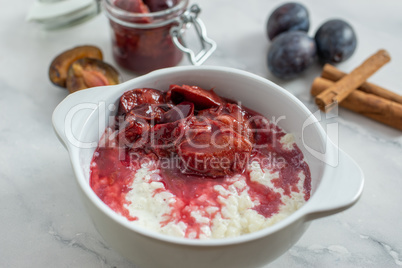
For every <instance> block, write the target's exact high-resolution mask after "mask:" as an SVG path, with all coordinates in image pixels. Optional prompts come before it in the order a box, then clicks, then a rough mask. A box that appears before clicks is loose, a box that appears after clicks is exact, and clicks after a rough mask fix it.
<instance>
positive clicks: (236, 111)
mask: <svg viewBox="0 0 402 268" xmlns="http://www.w3.org/2000/svg"><path fill="white" fill-rule="evenodd" d="M198 117H200V118H203V117H205V118H210V119H213V120H216V121H219V122H221V123H223V124H224V125H226V126H228V127H229V128H231V129H233V130H234V131H236V132H237V133H239V134H241V135H243V136H245V137H246V138H248V139H249V140H250V142H253V133H252V129H251V127H250V123H249V117H250V116H249V114H248V113H247V112H246V111H245V110H244V109H243V108H242V107H241V106H240V105H238V104H235V103H226V104H225V105H221V106H219V107H214V108H210V109H205V110H201V111H200V112H199V113H198Z"/></svg>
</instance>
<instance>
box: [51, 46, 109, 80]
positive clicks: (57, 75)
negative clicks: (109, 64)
mask: <svg viewBox="0 0 402 268" xmlns="http://www.w3.org/2000/svg"><path fill="white" fill-rule="evenodd" d="M83 58H91V59H98V60H102V59H103V55H102V51H101V50H100V49H99V48H97V47H95V46H78V47H75V48H72V49H69V50H67V51H65V52H63V53H61V54H59V55H58V56H57V57H56V58H54V60H53V61H52V63H51V64H50V67H49V78H50V81H51V82H52V83H53V84H55V85H57V86H60V87H66V79H67V73H68V70H69V68H70V66H71V64H72V63H73V62H75V61H76V60H79V59H83Z"/></svg>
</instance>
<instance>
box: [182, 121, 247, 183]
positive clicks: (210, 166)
mask: <svg viewBox="0 0 402 268" xmlns="http://www.w3.org/2000/svg"><path fill="white" fill-rule="evenodd" d="M209 123H210V124H211V126H212V128H211V130H210V131H200V132H198V133H196V135H195V136H194V137H193V138H192V139H186V140H184V141H182V142H181V143H180V144H179V146H178V155H179V157H180V159H181V160H182V164H183V167H182V172H183V173H185V174H194V175H203V176H210V177H212V178H216V177H222V176H226V175H234V174H236V173H241V172H243V170H244V169H245V167H246V164H247V163H248V159H249V157H250V154H251V150H252V145H251V143H250V141H249V140H248V139H247V138H246V137H244V136H242V135H240V134H239V133H237V132H235V131H233V130H232V129H229V128H227V127H226V126H225V125H224V124H222V123H220V122H218V121H214V120H210V122H209Z"/></svg>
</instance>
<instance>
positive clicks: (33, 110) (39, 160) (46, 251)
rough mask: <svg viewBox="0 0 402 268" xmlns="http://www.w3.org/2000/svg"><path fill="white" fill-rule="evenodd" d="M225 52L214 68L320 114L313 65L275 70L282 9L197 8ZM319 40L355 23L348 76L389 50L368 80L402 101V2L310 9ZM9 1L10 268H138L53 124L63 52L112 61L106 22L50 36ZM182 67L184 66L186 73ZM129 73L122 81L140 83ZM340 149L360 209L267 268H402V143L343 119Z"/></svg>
mask: <svg viewBox="0 0 402 268" xmlns="http://www.w3.org/2000/svg"><path fill="white" fill-rule="evenodd" d="M192 2H193V3H198V4H199V5H200V6H201V7H202V14H201V18H202V19H203V21H204V23H205V24H206V26H207V28H208V32H209V36H210V37H211V38H213V39H214V40H215V41H216V42H217V43H218V49H217V51H216V52H215V53H214V55H213V56H212V57H211V58H210V59H209V60H208V61H207V62H206V63H205V64H209V65H221V66H229V67H235V68H238V69H242V70H247V71H249V72H252V73H255V74H258V75H260V76H262V77H265V78H268V79H271V80H272V81H274V82H275V83H277V84H279V85H281V86H282V87H284V88H285V89H287V90H288V91H289V92H291V93H292V94H294V95H295V96H296V97H297V98H299V99H300V100H301V101H302V102H303V103H304V104H305V105H306V106H307V107H308V108H309V109H311V111H316V110H317V108H316V107H315V105H314V103H313V100H312V98H311V97H310V94H309V90H310V85H311V83H312V81H313V79H314V78H315V77H316V76H318V75H319V73H320V66H319V65H318V64H316V65H314V66H313V67H312V68H311V69H309V70H308V71H307V72H306V73H305V74H303V75H302V76H300V77H299V78H297V79H294V80H292V81H281V80H279V79H276V78H275V77H273V76H272V75H271V74H270V73H269V71H268V69H267V67H266V54H267V50H268V47H269V42H268V41H267V39H266V36H265V22H266V19H267V16H268V15H269V14H270V12H271V11H272V10H273V8H275V7H276V6H278V5H279V4H280V3H282V2H283V1H278V0H273V1H262V0H249V1H241V0H220V1H212V0H197V1H196V0H193V1H192ZM301 2H303V3H304V4H305V5H306V6H307V7H308V9H309V11H310V16H311V23H312V25H311V27H310V34H311V35H313V34H314V32H315V30H316V29H317V28H318V26H319V25H320V24H321V23H322V22H324V21H325V20H327V19H330V18H334V17H338V18H343V19H345V20H347V21H349V22H350V23H351V24H352V25H353V27H354V28H355V30H356V32H357V35H358V48H357V50H356V52H355V54H354V55H353V56H352V57H351V58H350V59H349V60H348V61H346V62H344V63H342V64H339V65H338V67H339V68H340V69H342V70H344V71H350V70H352V69H353V68H354V67H356V66H358V65H359V64H360V63H361V62H362V61H363V60H364V59H365V58H366V57H368V56H369V55H370V54H372V53H374V52H375V51H377V50H378V49H380V48H385V49H387V50H388V51H389V52H390V54H391V56H392V61H391V62H390V63H389V64H387V65H386V66H385V67H383V69H381V70H380V71H379V72H378V73H376V74H375V75H373V76H372V78H371V79H370V81H372V82H374V83H376V84H379V85H381V86H383V87H385V88H388V89H391V90H393V91H395V92H398V93H399V94H402V78H401V70H402V49H401V48H402V31H401V30H402V19H401V15H400V11H401V10H402V2H401V1H399V0H386V1H374V0H371V1H366V0H356V1H350V0H338V1H327V0H326V1H316V0H302V1H301ZM24 3H25V4H22V3H21V2H20V1H5V2H3V3H2V7H1V9H0V25H1V26H0V36H1V42H0V93H1V94H0V107H1V113H0V117H1V121H0V122H1V124H0V148H1V153H0V211H1V214H0V267H119V268H121V267H134V266H133V265H132V264H130V263H129V262H128V261H126V260H125V259H124V258H123V257H121V256H120V255H119V254H118V253H116V252H115V251H114V250H113V249H111V248H110V247H109V246H108V245H107V244H106V242H104V240H103V239H102V237H101V236H100V235H99V234H98V233H97V231H96V230H95V228H94V225H93V223H92V222H91V219H90V218H89V217H88V215H87V214H86V212H85V210H84V207H83V204H82V202H81V200H80V199H79V195H78V191H77V186H76V183H75V181H74V175H73V171H72V168H71V165H70V162H69V158H68V154H67V152H66V151H65V149H64V148H63V146H62V145H61V144H60V143H59V141H58V140H57V138H56V135H55V134H54V132H53V129H52V124H51V115H52V112H53V110H54V108H55V107H56V105H57V104H58V103H59V102H60V101H61V100H63V98H64V97H66V96H67V91H66V90H62V89H59V88H56V87H55V86H53V85H52V84H51V83H50V82H49V80H48V77H47V70H48V67H49V64H50V61H51V60H52V59H53V58H54V56H55V55H57V54H58V53H60V52H61V51H63V50H65V49H68V48H71V47H74V46H77V45H81V44H94V45H97V46H99V47H100V48H102V50H103V52H104V55H105V60H106V61H107V62H110V63H112V64H113V65H115V66H116V64H115V62H114V61H113V59H112V55H111V44H110V36H109V28H108V22H107V19H106V17H105V16H104V14H100V15H99V16H97V17H95V18H94V19H92V20H90V21H88V22H86V23H84V24H81V25H77V26H75V27H72V28H68V29H63V30H57V31H44V30H42V29H41V28H40V27H38V26H37V25H34V24H32V23H27V22H26V21H25V17H26V15H27V13H28V11H29V8H30V6H31V4H32V3H33V1H32V0H30V1H25V2H24ZM188 64H189V63H188V61H187V60H183V62H182V63H181V65H188ZM121 71H122V72H123V77H124V79H130V78H133V77H135V76H134V75H133V74H130V73H128V72H124V71H123V70H121ZM334 120H335V122H336V123H337V124H338V126H339V127H338V129H339V132H338V138H337V142H338V144H339V146H340V148H342V149H343V150H344V151H346V152H347V153H348V154H349V155H350V156H352V157H353V158H354V159H355V161H356V162H357V163H358V164H359V165H360V167H361V168H362V170H363V172H364V174H365V188H364V192H363V195H362V197H361V199H360V200H359V202H358V203H357V204H356V205H354V206H353V207H352V208H350V209H348V210H346V211H344V212H342V213H339V214H336V215H334V216H330V217H327V218H323V219H319V220H316V221H314V222H313V223H312V224H311V225H310V227H309V229H308V230H307V232H306V233H305V234H304V235H303V237H302V238H301V239H300V240H299V242H298V243H297V244H296V245H295V246H294V247H292V248H291V249H290V250H289V251H288V252H287V253H285V254H284V255H282V256H281V257H280V258H278V259H277V260H276V261H274V262H273V263H271V264H270V265H268V266H267V267H399V266H402V232H401V226H402V209H401V204H402V194H401V190H402V132H401V131H397V130H394V129H391V128H389V127H387V126H384V125H381V124H379V123H377V122H374V121H372V120H369V119H367V118H364V117H362V116H360V115H357V114H355V113H352V112H350V111H347V110H345V109H342V108H341V109H340V110H339V116H338V117H336V118H334Z"/></svg>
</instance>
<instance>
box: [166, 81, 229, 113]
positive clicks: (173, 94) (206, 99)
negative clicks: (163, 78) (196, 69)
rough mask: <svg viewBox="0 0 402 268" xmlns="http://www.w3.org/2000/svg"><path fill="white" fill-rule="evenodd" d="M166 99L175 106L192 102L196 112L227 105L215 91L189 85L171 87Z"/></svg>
mask: <svg viewBox="0 0 402 268" xmlns="http://www.w3.org/2000/svg"><path fill="white" fill-rule="evenodd" d="M166 99H167V101H171V102H173V103H175V104H176V103H180V102H182V101H189V102H192V103H194V106H195V109H196V110H203V109H208V108H211V107H216V106H219V105H222V104H224V103H225V101H224V100H223V99H221V98H220V97H219V96H218V95H217V94H216V93H215V92H213V90H206V89H203V88H200V87H197V86H188V85H182V86H178V85H171V86H170V87H169V91H168V92H167V94H166Z"/></svg>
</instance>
